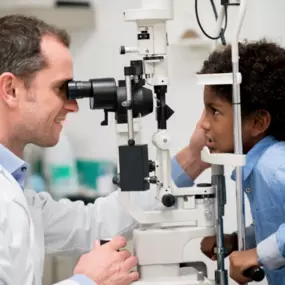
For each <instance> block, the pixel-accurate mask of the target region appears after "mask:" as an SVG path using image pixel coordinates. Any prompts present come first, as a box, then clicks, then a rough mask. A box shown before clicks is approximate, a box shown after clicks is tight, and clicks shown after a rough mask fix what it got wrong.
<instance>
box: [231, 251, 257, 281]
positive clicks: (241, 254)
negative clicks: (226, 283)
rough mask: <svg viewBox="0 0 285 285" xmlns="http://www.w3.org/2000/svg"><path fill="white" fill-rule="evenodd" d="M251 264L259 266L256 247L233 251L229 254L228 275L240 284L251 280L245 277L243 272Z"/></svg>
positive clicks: (251, 265)
mask: <svg viewBox="0 0 285 285" xmlns="http://www.w3.org/2000/svg"><path fill="white" fill-rule="evenodd" d="M253 266H259V263H258V256H257V252H256V248H254V249H250V250H245V251H234V252H233V253H232V254H231V255H230V276H231V278H232V279H233V280H235V281H236V282H237V283H238V284H240V285H243V284H246V283H248V282H250V281H252V280H251V279H249V278H247V277H245V276H244V275H243V272H244V271H245V270H246V269H248V268H251V267H253Z"/></svg>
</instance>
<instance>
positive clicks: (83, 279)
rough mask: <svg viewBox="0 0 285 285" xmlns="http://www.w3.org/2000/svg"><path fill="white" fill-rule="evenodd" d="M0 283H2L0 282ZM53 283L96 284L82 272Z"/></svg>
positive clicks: (66, 284)
mask: <svg viewBox="0 0 285 285" xmlns="http://www.w3.org/2000/svg"><path fill="white" fill-rule="evenodd" d="M0 285H2V284H1V283H0ZM53 285H97V284H96V283H95V282H94V281H92V280H91V279H89V278H88V277H87V276H85V275H83V274H75V275H73V276H72V277H71V278H69V279H65V280H63V281H60V282H58V283H55V284H53Z"/></svg>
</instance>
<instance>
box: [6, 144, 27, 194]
mask: <svg viewBox="0 0 285 285" xmlns="http://www.w3.org/2000/svg"><path fill="white" fill-rule="evenodd" d="M0 164H1V165H2V166H3V167H4V168H5V169H6V170H7V171H8V172H9V173H10V174H11V175H12V176H13V177H14V178H15V180H16V181H17V182H18V183H19V185H20V186H21V188H22V189H23V188H24V182H25V172H26V170H27V169H28V164H27V163H26V162H25V161H24V160H22V159H21V158H19V157H18V156H16V155H15V154H14V153H12V152H11V151H10V150H9V149H7V148H6V147H5V146H3V145H2V144H0Z"/></svg>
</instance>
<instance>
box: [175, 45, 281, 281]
mask: <svg viewBox="0 0 285 285" xmlns="http://www.w3.org/2000/svg"><path fill="white" fill-rule="evenodd" d="M239 56H240V62H239V64H240V72H241V74H242V83H241V86H240V87H241V89H240V90H241V92H240V93H241V109H242V135H243V151H244V153H245V154H246V155H247V164H246V165H245V166H244V168H243V171H244V172H243V173H244V177H243V179H244V181H243V185H244V191H245V192H246V194H247V197H248V199H249V202H250V208H251V214H252V218H253V224H254V225H253V226H251V227H249V228H247V234H246V242H247V248H249V249H248V250H246V251H240V252H238V251H236V250H237V236H236V234H231V235H225V246H226V247H227V249H228V253H229V254H230V253H231V255H230V266H231V268H230V274H231V277H232V278H233V279H234V280H235V281H237V282H238V283H239V284H245V283H247V282H249V281H250V280H249V279H248V278H245V277H244V276H243V275H242V272H243V271H244V270H245V269H247V268H249V267H252V266H255V265H259V266H260V265H261V266H263V267H264V269H265V271H266V276H267V279H268V282H269V284H271V285H285V49H283V48H281V47H280V46H278V45H277V44H275V43H271V42H267V41H265V40H261V41H258V42H252V43H247V42H246V43H243V44H240V46H239ZM227 72H232V62H231V47H230V46H227V47H226V48H225V49H224V50H223V51H215V52H213V53H212V54H211V55H210V56H209V58H208V60H206V61H205V62H204V65H203V67H202V69H201V71H200V73H201V74H207V73H227ZM204 104H205V114H204V116H203V117H202V118H201V121H200V123H199V125H200V128H201V130H203V132H204V136H205V137H204V138H203V139H206V145H207V146H208V148H209V149H210V150H211V152H215V153H233V152H234V137H233V108H232V86H231V85H222V86H220V85H214V86H205V88H204ZM193 144H194V142H192V151H194V150H196V151H198V150H197V149H198V148H196V149H195V147H193ZM190 146H191V143H190ZM189 152H190V153H189ZM191 155H192V157H193V153H192V154H191V150H190V147H188V148H185V149H184V150H182V151H181V152H180V153H178V154H177V156H176V160H174V161H173V169H174V172H173V178H174V180H175V182H176V184H177V185H178V186H186V184H187V182H188V185H191V184H193V182H192V180H191V179H188V180H187V178H186V173H187V174H188V175H190V177H191V170H190V167H189V159H188V158H189V156H191ZM196 157H197V155H196ZM187 163H188V164H187ZM200 163H201V162H200ZM179 164H180V169H179ZM203 167H204V166H202V164H201V167H200V169H201V170H202V169H204V168H205V167H204V168H203ZM195 169H196V170H197V169H199V166H198V167H197V165H196V168H195ZM183 170H184V171H185V172H183ZM196 176H197V171H196V173H195V177H196ZM195 177H194V178H195ZM232 178H233V179H234V175H233V177H232ZM192 179H193V177H192ZM215 242H216V241H215V237H207V238H205V239H203V241H202V243H201V249H202V251H203V252H204V253H205V254H206V255H207V256H209V257H210V258H212V259H215V255H214V252H213V248H214V246H215Z"/></svg>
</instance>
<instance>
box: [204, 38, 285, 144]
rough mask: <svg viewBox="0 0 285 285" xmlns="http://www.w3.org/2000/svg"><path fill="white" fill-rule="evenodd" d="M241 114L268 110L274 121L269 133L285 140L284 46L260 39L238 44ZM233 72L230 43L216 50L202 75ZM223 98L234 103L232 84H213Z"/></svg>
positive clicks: (206, 63)
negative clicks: (222, 48) (240, 76)
mask: <svg viewBox="0 0 285 285" xmlns="http://www.w3.org/2000/svg"><path fill="white" fill-rule="evenodd" d="M239 70H240V73H241V75H242V83H241V86H240V96H241V109H242V116H243V118H245V117H246V116H248V115H250V114H252V113H254V112H255V111H257V110H267V111H268V112H269V113H270V115H271V124H270V127H269V129H268V132H267V134H268V135H272V136H274V137H275V138H276V139H278V140H282V141H285V49H283V48H282V47H280V46H279V45H277V44H276V43H273V42H268V41H266V40H260V41H257V42H245V43H240V44H239ZM227 72H232V59H231V46H227V47H226V48H225V49H224V50H222V51H214V52H213V53H212V54H211V55H210V56H209V58H208V59H207V60H206V61H205V62H204V64H203V67H202V69H201V71H200V72H199V74H207V73H227ZM211 88H212V89H213V90H214V91H216V93H217V95H218V96H220V97H221V98H223V99H225V100H227V101H229V102H230V103H231V102H232V85H213V86H211Z"/></svg>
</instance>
